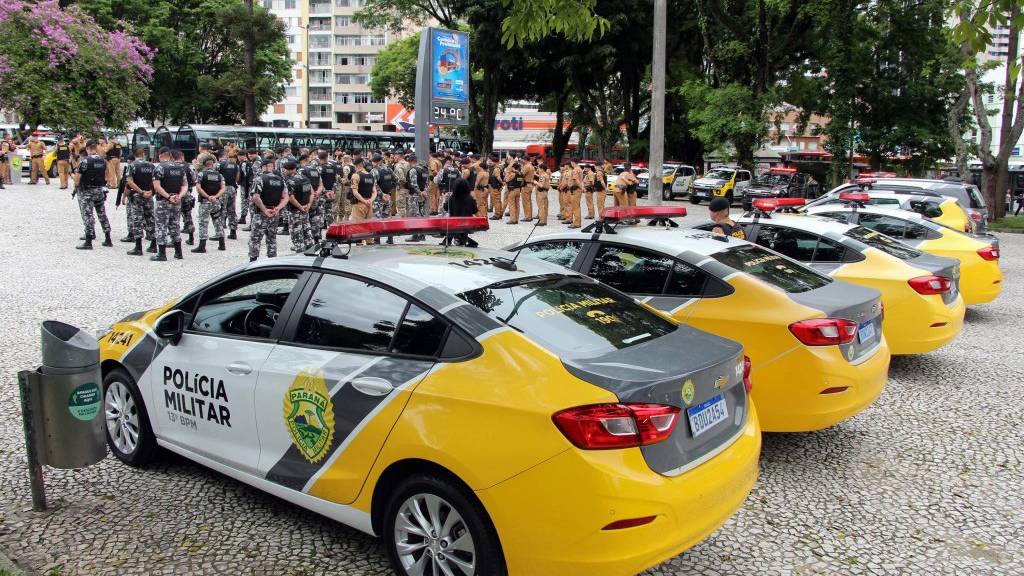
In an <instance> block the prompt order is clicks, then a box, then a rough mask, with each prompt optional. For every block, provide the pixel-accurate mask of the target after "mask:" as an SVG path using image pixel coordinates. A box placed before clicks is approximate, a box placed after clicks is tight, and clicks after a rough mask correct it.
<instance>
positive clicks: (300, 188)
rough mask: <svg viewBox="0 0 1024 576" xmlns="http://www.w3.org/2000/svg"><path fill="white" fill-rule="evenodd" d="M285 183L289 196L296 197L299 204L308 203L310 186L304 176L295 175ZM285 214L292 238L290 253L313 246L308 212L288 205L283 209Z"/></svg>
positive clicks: (310, 191)
mask: <svg viewBox="0 0 1024 576" xmlns="http://www.w3.org/2000/svg"><path fill="white" fill-rule="evenodd" d="M287 182H288V194H289V195H291V196H295V197H297V199H298V201H299V203H300V204H305V203H307V202H309V195H310V194H312V193H313V191H312V184H310V182H309V180H308V179H307V178H306V177H305V176H303V175H302V174H301V173H295V174H294V175H292V176H290V177H289V178H288V179H287ZM310 210H312V207H311V208H310ZM285 213H286V214H287V215H288V231H289V232H290V233H291V236H292V251H293V252H304V251H306V250H307V249H308V248H310V247H311V246H313V231H312V229H311V228H310V223H309V212H304V211H302V210H300V209H298V208H296V207H294V206H292V205H291V203H289V204H288V206H287V207H285Z"/></svg>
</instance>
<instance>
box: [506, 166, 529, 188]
mask: <svg viewBox="0 0 1024 576" xmlns="http://www.w3.org/2000/svg"><path fill="white" fill-rule="evenodd" d="M523 186H526V178H523V173H522V172H520V171H519V170H516V171H515V172H514V173H513V176H512V181H511V182H509V183H508V187H509V188H513V189H516V188H522V187H523Z"/></svg>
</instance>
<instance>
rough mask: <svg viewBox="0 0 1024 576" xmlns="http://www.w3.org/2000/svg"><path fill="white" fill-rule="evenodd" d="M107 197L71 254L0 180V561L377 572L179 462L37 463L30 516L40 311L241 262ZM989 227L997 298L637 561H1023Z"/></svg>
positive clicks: (1010, 338) (966, 566)
mask: <svg viewBox="0 0 1024 576" xmlns="http://www.w3.org/2000/svg"><path fill="white" fill-rule="evenodd" d="M112 200H113V199H112V198H111V202H109V203H108V210H110V214H111V218H112V221H113V224H114V234H115V244H116V245H115V247H114V248H103V247H99V246H97V248H96V249H95V250H93V251H92V252H80V251H77V250H75V249H74V245H75V244H76V243H77V238H78V236H79V235H80V234H81V227H80V225H79V218H78V210H77V207H76V205H75V203H74V202H73V201H72V200H71V199H70V198H69V195H68V193H67V191H58V190H57V189H56V186H53V187H44V186H42V184H40V185H39V186H37V187H31V186H24V185H22V186H13V187H9V188H8V189H7V190H5V191H0V205H2V207H0V263H2V267H3V280H2V282H0V303H2V304H0V327H2V330H3V332H2V334H3V337H4V338H5V339H7V341H8V342H9V343H10V344H9V345H8V348H7V353H5V354H4V356H3V359H2V360H0V378H2V381H3V382H4V383H5V385H3V386H2V387H0V414H2V418H0V458H2V461H3V463H4V465H3V466H2V468H0V555H6V556H8V557H9V558H11V559H12V560H13V561H14V562H16V563H17V564H18V565H19V566H20V567H22V568H23V569H25V570H26V571H27V572H28V573H30V574H181V573H194V574H265V575H275V576H276V575H306V574H342V575H371V574H387V573H388V570H387V565H386V560H385V558H384V556H383V554H382V550H381V547H380V545H379V544H378V542H377V541H376V540H374V539H372V538H369V537H367V536H364V535H362V534H359V533H357V532H355V531H353V530H350V529H347V528H345V527H343V526H340V525H337V524H335V523H333V522H331V521H328V520H326V519H323V518H321V517H319V516H317V515H315V514H313V513H311V512H306V511H304V510H302V509H300V508H298V507H296V506H292V505H291V504H288V503H286V502H284V501H282V500H279V499H277V498H274V497H271V496H267V495H264V494H263V493H261V492H259V491H257V490H255V489H252V488H249V487H247V486H246V485H243V484H241V483H238V482H236V481H234V480H231V479H228V478H226V477H224V476H221V475H220V474H217V473H214V472H212V471H210V470H207V469H205V468H202V467H200V466H198V465H196V464H192V463H190V462H188V461H185V460H182V459H179V458H173V457H168V459H167V460H165V461H164V462H163V463H161V464H159V465H156V466H153V467H151V468H148V469H146V470H134V469H131V468H128V467H127V466H124V465H122V464H120V463H119V462H118V461H117V460H115V459H114V458H113V457H110V458H108V459H107V460H105V461H104V462H102V463H101V464H99V465H96V466H93V467H91V468H87V469H84V470H80V471H59V470H47V472H46V482H47V489H48V491H49V497H50V503H51V506H52V508H51V510H50V511H49V512H47V513H43V514H37V513H33V512H31V510H30V501H29V494H28V490H29V488H28V479H27V473H26V470H25V467H24V452H23V440H22V435H21V429H20V422H21V417H20V413H19V408H18V401H17V387H16V385H15V373H16V371H17V370H19V369H24V368H33V367H35V366H36V365H37V364H38V362H39V353H38V346H39V345H38V341H39V335H38V324H39V322H40V321H42V320H44V319H58V320H64V321H67V322H71V323H73V324H76V325H79V326H81V327H84V328H98V327H101V326H103V325H105V324H107V323H109V322H110V321H111V320H113V319H116V318H120V317H121V316H123V315H125V314H126V313H129V312H132V311H136V310H141V309H144V308H149V307H152V306H155V305H157V304H160V303H162V302H164V301H165V300H167V299H169V298H170V297H172V296H173V295H175V294H177V293H180V292H181V291H184V290H185V289H187V288H189V287H191V286H193V285H195V284H196V283H198V282H200V281H202V280H204V279H206V278H208V277H211V276H213V275H214V274H217V273H218V272H220V271H222V270H224V269H226V268H227V267H229V266H231V265H234V264H238V263H241V262H243V261H245V240H244V239H240V240H229V241H228V246H229V249H228V251H227V252H223V253H222V252H217V251H216V250H213V251H211V252H210V253H208V254H205V255H193V254H188V253H186V255H185V259H184V260H183V261H170V262H166V263H153V262H149V261H148V260H144V259H141V258H133V257H129V256H126V255H125V254H124V252H125V251H126V250H127V249H128V248H129V245H127V244H120V243H116V239H117V238H118V237H120V236H122V235H124V232H125V222H124V211H123V209H122V210H119V211H116V212H115V211H114V210H113V209H112V208H111V205H112ZM690 208H691V212H693V213H694V214H693V215H691V216H690V217H688V218H687V220H689V221H697V220H700V219H702V218H703V217H704V216H705V215H706V207H699V208H697V207H690ZM557 228H558V227H557V226H548V227H547V228H546V229H544V228H541V229H539V230H540V231H545V230H548V231H550V230H552V229H557ZM527 232H528V227H527V226H525V225H522V224H520V225H519V226H516V227H512V226H505V225H503V224H501V225H498V226H496V227H495V228H494V229H493V230H492V231H490V232H488V233H486V234H478V235H477V237H478V238H479V239H480V240H481V241H482V242H483V243H484V244H487V245H492V246H501V245H504V244H506V243H508V242H510V241H512V240H513V239H516V238H521V237H523V236H524V235H525V234H526V233H527ZM243 237H247V234H243ZM282 239H283V237H282ZM1001 240H1002V247H1003V254H1004V258H1003V263H1002V265H1003V270H1004V271H1005V273H1006V288H1005V290H1004V293H1003V295H1002V297H1001V298H1000V299H999V300H998V301H997V302H996V303H994V304H990V305H987V306H978V307H974V308H972V309H970V310H969V311H968V317H967V323H966V327H965V329H964V332H963V335H962V336H961V337H960V338H959V340H957V341H956V342H955V343H953V344H952V345H951V346H948V347H947V348H945V349H943V350H941V351H938V352H935V353H932V354H928V355H924V356H917V357H910V358H897V359H895V360H894V361H893V365H892V373H891V378H890V382H889V386H888V387H887V388H886V390H885V392H884V394H883V395H882V397H881V398H880V399H879V401H878V402H877V403H875V405H874V406H873V407H871V408H870V409H868V410H867V411H865V412H864V413H863V414H860V415H859V416H857V417H855V418H853V419H851V420H849V421H847V422H844V423H842V424H840V425H839V426H836V427H834V428H832V429H829V430H825V431H822V432H819V433H814V434H776V435H768V436H766V438H765V442H764V453H763V456H762V459H761V468H762V470H761V477H760V480H759V481H758V483H757V486H756V487H755V489H754V491H753V493H752V494H751V496H750V498H749V499H748V501H747V504H746V506H745V507H744V508H743V509H742V510H741V511H740V512H739V513H738V514H736V516H735V517H734V518H733V519H732V520H730V521H729V522H728V523H727V524H726V525H725V526H724V527H723V528H721V529H720V530H718V531H717V532H715V533H714V534H712V535H711V536H710V537H709V538H707V540H705V541H704V542H702V543H701V544H699V545H697V546H696V547H694V548H693V549H691V550H690V551H688V552H686V553H685V554H682V555H681V556H679V557H677V558H675V559H673V560H670V561H669V562H666V563H664V564H662V565H661V566H659V567H656V568H654V569H652V570H651V571H650V572H649V574H650V575H659V576H660V575H669V574H680V575H682V574H686V575H693V574H701V575H715V574H722V575H725V574H749V575H759V576H760V575H779V576H781V575H788V574H793V575H808V574H821V575H839V574H869V575H874V574H878V575H881V574H893V575H921V574H949V575H953V574H957V575H959V574H970V575H1004V574H1005V575H1010V574H1024V562H1021V558H1024V549H1022V542H1024V462H1022V460H1024V446H1022V442H1024V440H1022V438H1024V432H1022V430H1024V426H1022V424H1024V409H1022V407H1021V405H1022V404H1021V398H1020V397H1021V394H1022V392H1024V359H1022V354H1021V351H1022V342H1024V340H1022V336H1021V335H1022V334H1024V256H1022V253H1024V236H1021V235H1002V236H1001ZM282 245H283V246H287V245H288V243H287V242H283V243H282ZM755 386H756V383H755ZM523 521H524V522H529V521H530V520H529V519H528V518H524V519H523ZM530 576H533V575H530ZM566 576H570V575H566Z"/></svg>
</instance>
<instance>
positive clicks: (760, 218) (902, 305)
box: [702, 198, 964, 354]
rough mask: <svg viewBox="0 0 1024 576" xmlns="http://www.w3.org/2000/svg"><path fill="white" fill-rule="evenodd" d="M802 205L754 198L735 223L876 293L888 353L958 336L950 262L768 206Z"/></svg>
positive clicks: (754, 237)
mask: <svg viewBox="0 0 1024 576" xmlns="http://www.w3.org/2000/svg"><path fill="white" fill-rule="evenodd" d="M803 203H804V200H803V199H802V198H785V199H779V200H755V201H754V203H753V205H754V211H753V212H752V213H749V214H746V215H744V216H743V217H741V218H739V219H737V223H738V224H739V225H740V226H742V227H743V230H744V232H745V233H746V236H747V239H748V240H750V241H751V242H754V243H756V244H758V245H761V246H764V247H766V248H770V249H772V250H774V251H776V252H779V253H781V254H785V255H786V256H789V257H790V258H792V259H794V260H797V261H799V262H803V263H805V264H807V265H809V266H811V267H813V268H815V269H817V270H820V271H821V272H824V273H826V274H828V275H829V276H832V277H833V278H837V279H840V280H845V281H846V282H849V283H851V284H858V285H860V286H867V287H870V288H874V289H876V290H878V291H879V292H881V293H882V304H883V305H884V306H885V323H884V324H883V327H882V331H883V332H884V333H885V336H886V339H887V340H888V342H889V347H890V349H891V351H892V353H893V354H923V353H925V352H930V351H932V350H935V349H937V348H940V347H942V346H945V345H946V344H948V343H949V342H951V341H953V339H954V338H956V337H957V335H959V334H960V331H961V329H962V328H963V321H964V299H963V297H961V295H960V293H959V288H958V283H959V281H960V279H961V276H960V266H959V263H958V262H957V261H956V260H954V259H952V258H943V257H939V256H933V255H931V254H925V253H924V252H921V251H919V250H915V249H914V248H912V247H910V246H907V245H905V244H903V243H901V242H899V241H897V240H895V239H893V238H890V237H888V236H886V235H884V234H881V233H879V232H876V231H874V230H870V229H867V228H863V227H860V226H856V225H852V224H845V223H843V222H839V221H837V220H832V219H829V218H819V217H816V216H801V215H794V214H783V213H778V212H775V209H776V208H780V207H782V208H785V207H794V206H801V205H803ZM702 227H706V226H702Z"/></svg>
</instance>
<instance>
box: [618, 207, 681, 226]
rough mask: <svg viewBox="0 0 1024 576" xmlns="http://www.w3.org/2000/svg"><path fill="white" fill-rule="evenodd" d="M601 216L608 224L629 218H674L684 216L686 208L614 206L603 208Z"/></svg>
mask: <svg viewBox="0 0 1024 576" xmlns="http://www.w3.org/2000/svg"><path fill="white" fill-rule="evenodd" d="M601 214H602V215H603V216H604V219H605V220H608V221H609V222H616V221H619V220H628V219H631V218H676V217H679V216H686V208H683V207H682V206H628V207H623V206H615V207H612V208H605V209H604V212H602V213H601Z"/></svg>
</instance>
